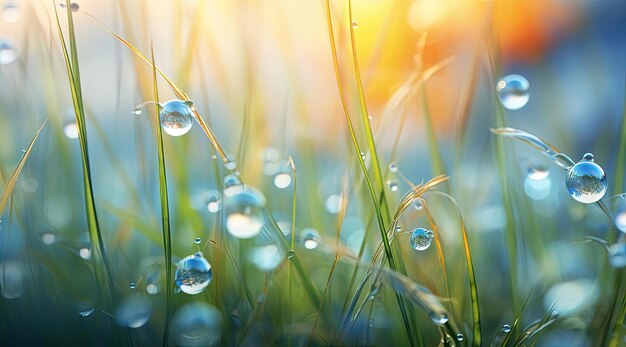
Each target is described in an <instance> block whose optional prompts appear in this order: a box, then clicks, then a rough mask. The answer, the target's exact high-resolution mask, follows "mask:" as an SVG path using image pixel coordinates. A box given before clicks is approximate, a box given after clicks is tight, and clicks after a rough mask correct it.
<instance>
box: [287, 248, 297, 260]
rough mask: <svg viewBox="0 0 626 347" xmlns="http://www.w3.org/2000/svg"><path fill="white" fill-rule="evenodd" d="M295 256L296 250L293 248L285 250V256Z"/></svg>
mask: <svg viewBox="0 0 626 347" xmlns="http://www.w3.org/2000/svg"><path fill="white" fill-rule="evenodd" d="M295 256H296V251H294V250H293V249H290V250H288V251H287V258H289V259H291V258H293V257H295Z"/></svg>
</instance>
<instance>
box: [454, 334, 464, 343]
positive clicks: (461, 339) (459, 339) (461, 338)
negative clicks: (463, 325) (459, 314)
mask: <svg viewBox="0 0 626 347" xmlns="http://www.w3.org/2000/svg"><path fill="white" fill-rule="evenodd" d="M463 339H465V337H464V336H463V334H461V333H458V334H456V340H457V341H459V342H461V341H463Z"/></svg>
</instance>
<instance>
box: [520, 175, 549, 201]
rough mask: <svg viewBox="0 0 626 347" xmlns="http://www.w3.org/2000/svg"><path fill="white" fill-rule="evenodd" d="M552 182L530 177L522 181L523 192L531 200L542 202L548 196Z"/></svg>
mask: <svg viewBox="0 0 626 347" xmlns="http://www.w3.org/2000/svg"><path fill="white" fill-rule="evenodd" d="M551 190H552V182H551V181H550V179H549V178H546V179H542V180H534V179H531V178H530V176H528V177H526V179H525V180H524V192H526V195H528V197H529V198H531V199H533V200H543V199H545V198H547V197H548V196H550V191H551Z"/></svg>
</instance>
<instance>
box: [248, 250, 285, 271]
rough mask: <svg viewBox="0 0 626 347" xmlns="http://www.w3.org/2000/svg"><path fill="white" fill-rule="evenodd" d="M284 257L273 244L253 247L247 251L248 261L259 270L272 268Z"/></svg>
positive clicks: (270, 269)
mask: <svg viewBox="0 0 626 347" xmlns="http://www.w3.org/2000/svg"><path fill="white" fill-rule="evenodd" d="M284 257H285V256H284V254H283V253H281V252H280V250H279V249H278V247H277V246H276V245H274V244H269V245H265V246H259V247H255V248H253V249H251V250H250V253H249V259H250V261H251V262H252V263H254V265H256V267H258V268H259V270H261V271H272V270H274V269H275V268H276V267H277V266H278V265H279V264H280V263H281V262H282V261H283V259H284Z"/></svg>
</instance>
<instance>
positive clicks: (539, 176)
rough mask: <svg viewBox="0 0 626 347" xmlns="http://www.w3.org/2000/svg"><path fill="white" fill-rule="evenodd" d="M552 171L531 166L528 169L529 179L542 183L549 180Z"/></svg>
mask: <svg viewBox="0 0 626 347" xmlns="http://www.w3.org/2000/svg"><path fill="white" fill-rule="evenodd" d="M549 175H550V170H548V169H547V168H545V167H543V166H534V165H533V166H530V167H528V178H530V179H531V180H534V181H541V180H545V179H546V178H548V176H549Z"/></svg>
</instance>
